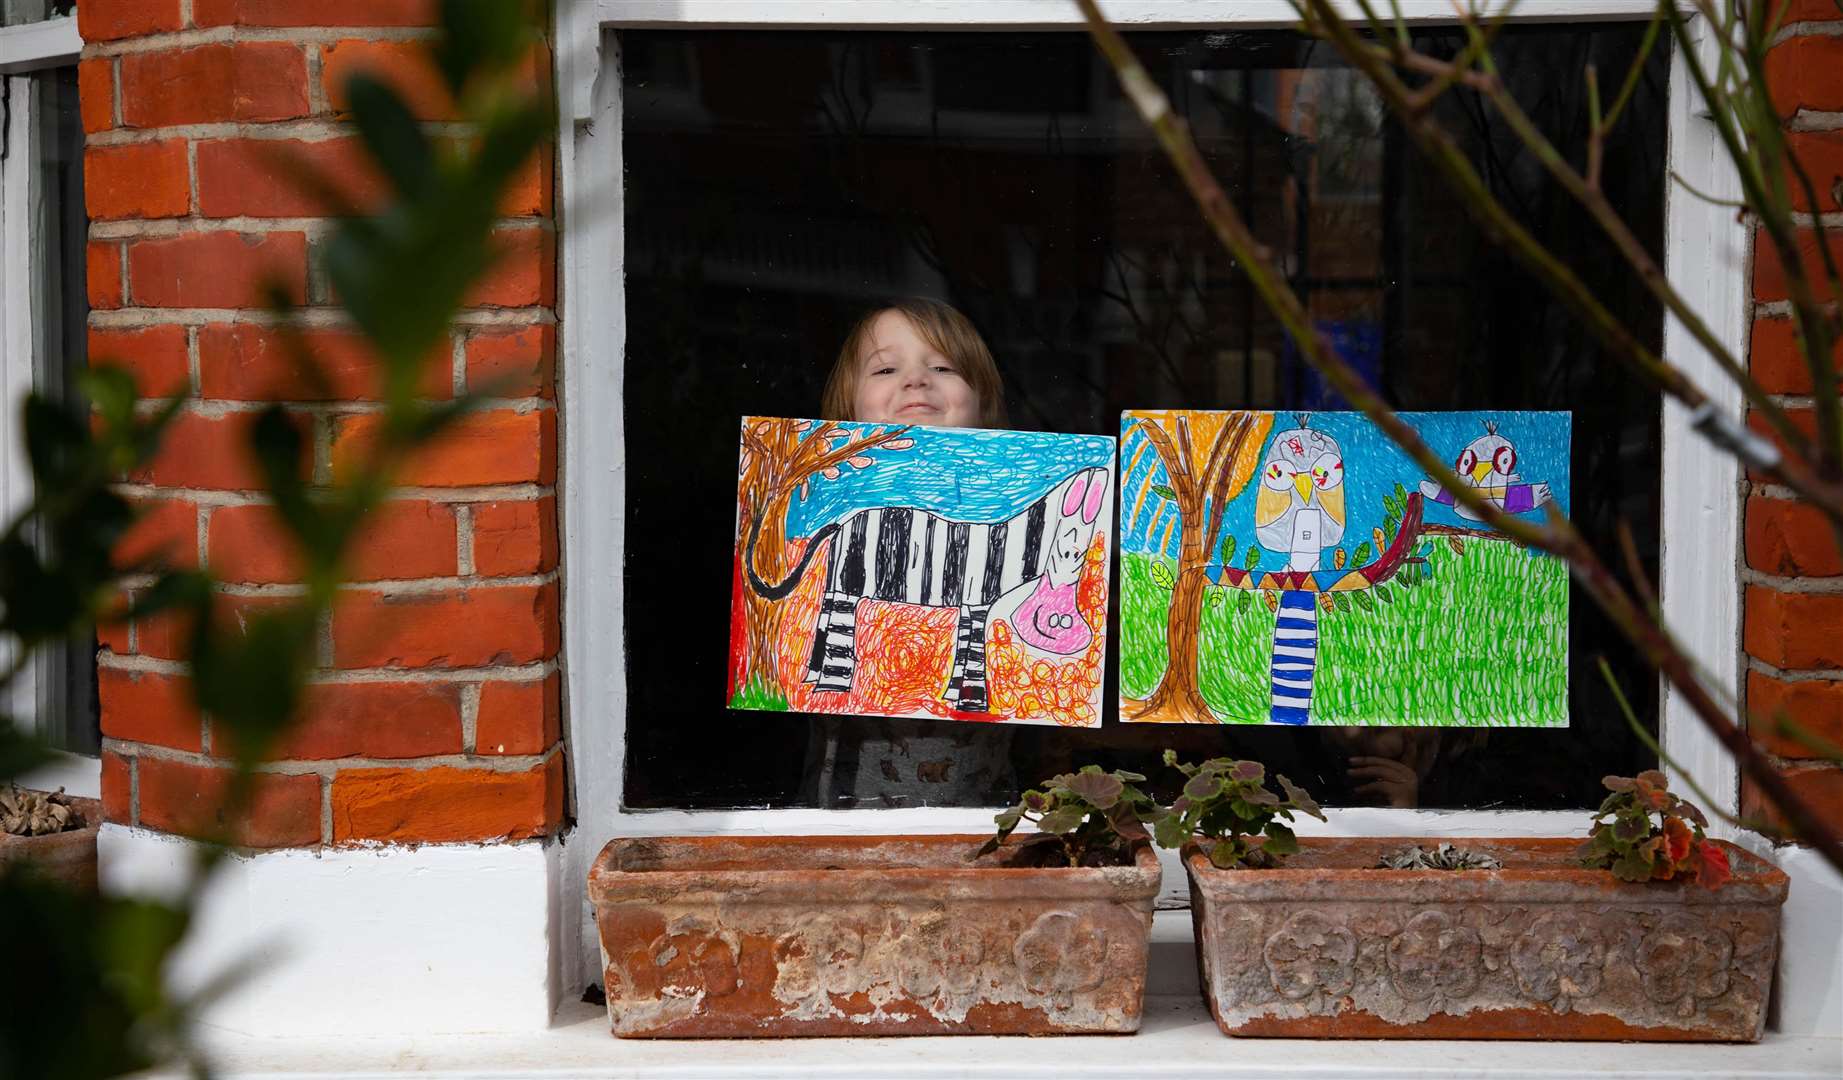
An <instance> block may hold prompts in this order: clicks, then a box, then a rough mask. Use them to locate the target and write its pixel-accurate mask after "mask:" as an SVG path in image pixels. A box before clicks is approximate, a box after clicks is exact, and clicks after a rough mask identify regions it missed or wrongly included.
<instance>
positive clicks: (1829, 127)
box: [1787, 109, 1843, 131]
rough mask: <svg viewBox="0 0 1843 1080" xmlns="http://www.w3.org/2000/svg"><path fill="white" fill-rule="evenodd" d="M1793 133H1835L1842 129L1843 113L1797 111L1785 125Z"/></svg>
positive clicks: (1822, 110) (1816, 110) (1821, 110)
mask: <svg viewBox="0 0 1843 1080" xmlns="http://www.w3.org/2000/svg"><path fill="white" fill-rule="evenodd" d="M1787 126H1788V127H1790V128H1791V129H1792V130H1793V131H1835V130H1836V129H1838V128H1840V127H1843V112H1833V111H1829V110H1825V109H1799V110H1798V112H1796V113H1795V114H1793V116H1792V122H1791V123H1790V124H1789V125H1787Z"/></svg>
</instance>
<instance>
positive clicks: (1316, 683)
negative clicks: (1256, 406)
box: [1120, 411, 1571, 727]
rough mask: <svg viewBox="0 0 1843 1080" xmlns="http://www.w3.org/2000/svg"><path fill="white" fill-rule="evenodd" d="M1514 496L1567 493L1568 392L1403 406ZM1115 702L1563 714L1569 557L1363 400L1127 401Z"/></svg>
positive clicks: (1458, 463)
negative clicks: (1463, 493) (1472, 497)
mask: <svg viewBox="0 0 1843 1080" xmlns="http://www.w3.org/2000/svg"><path fill="white" fill-rule="evenodd" d="M1401 415H1402V416H1403V418H1404V419H1405V420H1406V421H1407V422H1408V423H1409V424H1411V425H1413V426H1414V427H1415V428H1416V429H1417V430H1419V432H1420V434H1421V437H1422V439H1423V440H1425V441H1426V442H1427V443H1428V445H1430V446H1432V447H1433V448H1434V449H1435V451H1436V452H1439V453H1441V454H1442V455H1451V456H1450V460H1451V461H1452V462H1453V468H1454V470H1455V471H1456V472H1457V473H1458V474H1459V475H1460V477H1461V478H1462V479H1463V480H1464V481H1465V482H1466V483H1467V484H1469V485H1471V486H1473V487H1475V488H1477V489H1478V490H1479V493H1480V494H1482V495H1483V496H1484V497H1485V498H1487V499H1489V500H1490V501H1492V502H1494V503H1496V504H1497V505H1498V506H1499V507H1500V508H1501V509H1503V510H1505V511H1507V512H1509V513H1513V514H1526V513H1527V514H1532V515H1537V514H1541V513H1545V512H1546V511H1547V510H1548V509H1549V508H1550V507H1551V506H1553V508H1554V509H1556V510H1558V511H1560V512H1562V513H1566V511H1567V501H1568V478H1569V443H1570V431H1571V422H1570V416H1569V414H1567V413H1539V412H1502V413H1497V412H1492V413H1484V412H1477V413H1471V412H1468V413H1403V414H1401ZM1120 453H1121V480H1122V485H1123V487H1122V492H1121V495H1122V497H1121V500H1120V536H1121V540H1120V545H1121V586H1120V596H1121V600H1120V623H1121V630H1120V697H1121V701H1120V715H1121V719H1123V720H1128V721H1164V722H1189V723H1274V724H1295V725H1296V724H1307V723H1313V724H1331V725H1381V724H1401V725H1414V726H1482V725H1514V726H1528V727H1549V726H1566V724H1567V661H1568V574H1567V568H1566V567H1565V566H1564V565H1563V564H1562V563H1561V562H1560V561H1559V560H1556V559H1554V558H1552V557H1550V556H1547V555H1544V554H1542V553H1540V552H1535V551H1530V550H1527V549H1525V548H1523V547H1522V546H1520V545H1518V544H1516V543H1514V542H1512V541H1510V540H1509V539H1507V538H1505V537H1504V536H1502V535H1501V534H1499V533H1497V532H1495V531H1492V530H1490V529H1487V528H1484V527H1483V526H1482V525H1481V524H1480V523H1479V518H1478V516H1477V515H1476V514H1474V513H1472V512H1471V511H1470V510H1469V509H1468V508H1466V507H1463V506H1458V505H1456V501H1455V500H1454V499H1453V497H1452V496H1451V495H1450V494H1449V493H1447V492H1446V491H1444V490H1442V489H1441V488H1440V486H1439V485H1438V484H1436V483H1434V482H1433V481H1432V479H1431V478H1429V477H1427V476H1425V475H1424V474H1423V473H1422V472H1421V470H1419V469H1418V468H1416V467H1415V465H1414V464H1413V462H1412V461H1411V460H1410V459H1409V458H1408V457H1407V455H1405V454H1403V453H1402V452H1401V451H1400V450H1399V449H1397V448H1396V447H1395V446H1394V444H1392V443H1391V442H1389V441H1388V439H1387V438H1386V437H1385V436H1384V435H1383V434H1382V433H1381V432H1380V431H1379V430H1377V429H1376V428H1375V426H1374V425H1372V424H1371V423H1370V422H1369V421H1368V420H1367V419H1366V418H1364V417H1363V416H1362V415H1361V414H1360V413H1319V414H1309V415H1299V416H1282V415H1277V414H1274V413H1255V412H1186V411H1135V412H1128V413H1125V414H1122V417H1121V440H1120Z"/></svg>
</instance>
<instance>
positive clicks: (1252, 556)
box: [1241, 546, 1261, 570]
mask: <svg viewBox="0 0 1843 1080" xmlns="http://www.w3.org/2000/svg"><path fill="white" fill-rule="evenodd" d="M1241 563H1242V567H1243V569H1246V570H1252V569H1254V568H1255V567H1257V566H1259V565H1261V549H1260V548H1257V547H1252V546H1251V547H1249V548H1248V554H1247V555H1246V556H1244V557H1243V558H1242V561H1241Z"/></svg>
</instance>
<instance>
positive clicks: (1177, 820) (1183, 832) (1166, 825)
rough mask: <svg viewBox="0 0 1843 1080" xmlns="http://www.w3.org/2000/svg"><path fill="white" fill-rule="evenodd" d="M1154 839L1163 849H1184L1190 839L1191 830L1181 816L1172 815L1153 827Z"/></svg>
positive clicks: (1161, 819)
mask: <svg viewBox="0 0 1843 1080" xmlns="http://www.w3.org/2000/svg"><path fill="white" fill-rule="evenodd" d="M1152 839H1153V840H1155V841H1156V842H1157V843H1158V846H1159V847H1163V848H1178V847H1183V846H1184V842H1185V841H1187V840H1189V839H1190V829H1189V827H1188V826H1186V825H1185V824H1184V819H1183V817H1182V816H1181V815H1178V814H1171V815H1169V816H1167V817H1163V818H1160V819H1159V820H1158V821H1157V822H1155V823H1154V824H1153V825H1152Z"/></svg>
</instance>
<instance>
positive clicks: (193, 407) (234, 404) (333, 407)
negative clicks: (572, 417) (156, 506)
mask: <svg viewBox="0 0 1843 1080" xmlns="http://www.w3.org/2000/svg"><path fill="white" fill-rule="evenodd" d="M421 400H424V401H432V400H440V399H432V398H423V399H421ZM474 404H475V413H476V414H478V413H482V412H488V411H491V412H514V413H517V414H519V415H520V416H523V415H526V414H529V413H534V412H554V411H555V410H556V408H557V403H556V402H555V401H552V400H551V399H550V398H547V397H538V396H532V397H522V398H488V397H483V398H478V399H476V401H475V403H474ZM273 405H280V406H281V407H282V408H284V409H286V410H288V411H289V412H291V413H297V414H300V415H303V416H315V417H319V416H327V417H339V416H367V415H372V414H376V413H382V412H383V411H384V410H385V408H386V405H385V403H384V402H382V401H362V400H350V401H348V400H345V399H339V400H336V401H286V400H284V401H267V400H245V399H243V398H213V397H195V398H187V399H186V400H185V403H184V404H183V405H181V406H180V407H179V411H180V413H181V414H185V415H191V416H199V417H204V418H206V419H212V420H217V419H222V418H224V417H226V416H233V415H236V414H238V413H260V412H263V411H265V410H267V409H268V408H269V407H271V406H273ZM164 408H166V402H164V401H159V400H150V399H146V398H143V399H142V400H140V401H137V402H135V410H136V412H137V413H138V414H139V415H142V416H152V415H155V414H156V413H158V412H160V410H162V409H164ZM463 422H465V421H463Z"/></svg>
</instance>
